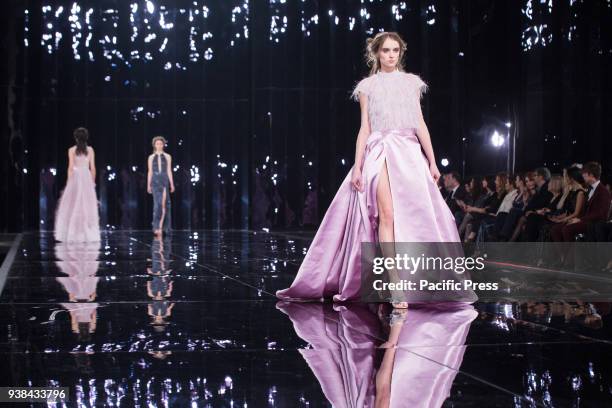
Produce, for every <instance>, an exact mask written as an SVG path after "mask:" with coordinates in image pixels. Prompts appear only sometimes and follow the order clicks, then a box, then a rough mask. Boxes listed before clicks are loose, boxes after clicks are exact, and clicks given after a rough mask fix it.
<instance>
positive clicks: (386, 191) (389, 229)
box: [376, 160, 408, 309]
mask: <svg viewBox="0 0 612 408" xmlns="http://www.w3.org/2000/svg"><path fill="white" fill-rule="evenodd" d="M376 202H377V205H378V241H379V242H380V243H381V248H382V252H383V256H384V257H385V258H387V257H392V258H395V255H396V254H395V245H394V242H395V230H394V216H393V199H392V196H391V184H390V182H389V172H388V169H387V161H386V160H385V162H384V164H383V165H382V169H381V170H380V174H379V175H378V186H377V187H376ZM384 243H389V244H384ZM389 281H390V282H399V276H398V273H397V270H396V269H395V268H391V269H390V270H389ZM392 304H393V307H397V308H404V309H405V308H407V307H408V304H407V303H406V302H396V301H394V302H393V303H392Z"/></svg>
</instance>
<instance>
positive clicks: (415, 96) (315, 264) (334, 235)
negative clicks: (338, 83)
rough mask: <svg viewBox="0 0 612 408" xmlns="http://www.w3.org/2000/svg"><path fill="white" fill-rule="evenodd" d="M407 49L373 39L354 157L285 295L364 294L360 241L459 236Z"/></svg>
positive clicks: (361, 87) (357, 93) (387, 38)
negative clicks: (406, 67)
mask: <svg viewBox="0 0 612 408" xmlns="http://www.w3.org/2000/svg"><path fill="white" fill-rule="evenodd" d="M405 50H406V44H405V42H404V41H403V40H402V39H401V38H400V37H399V35H398V34H397V33H392V32H381V33H379V34H377V35H376V36H375V37H374V38H372V39H368V41H367V47H366V56H367V58H368V64H369V65H370V66H371V72H370V76H368V77H366V78H365V79H363V80H362V81H360V82H359V83H358V84H357V87H356V88H355V90H354V91H353V97H354V98H355V99H358V100H359V103H360V106H361V127H360V129H359V134H358V137H357V143H356V152H355V163H356V164H355V165H354V166H353V168H352V169H351V171H350V172H349V174H348V175H347V176H346V178H345V179H344V181H343V182H342V184H341V186H340V189H339V190H338V192H337V193H336V196H335V197H334V199H333V200H332V202H331V204H330V206H329V209H328V210H327V213H326V214H325V216H324V217H323V221H322V222H321V225H320V227H319V230H318V231H317V233H316V235H315V237H314V239H313V241H312V244H311V245H310V248H309V249H308V252H307V253H306V257H305V258H304V261H303V262H302V265H301V266H300V269H299V271H298V274H297V276H296V278H295V280H294V281H293V283H292V285H291V287H289V288H288V289H284V290H281V291H278V292H277V296H278V297H279V298H281V299H283V300H323V299H325V298H329V297H332V298H333V300H334V301H347V300H356V299H358V298H359V289H360V284H361V270H360V269H361V265H360V250H361V243H362V242H461V241H460V239H459V234H458V232H457V228H456V225H455V220H454V217H453V215H452V213H451V211H450V209H449V208H448V206H447V205H446V203H445V202H444V199H443V198H442V195H441V193H440V191H439V189H438V186H437V182H438V179H439V178H440V171H439V170H438V167H437V166H436V160H435V157H434V152H433V148H432V145H431V139H430V136H429V131H428V129H427V125H426V124H425V121H424V119H423V114H422V111H421V101H420V100H421V96H422V94H423V93H424V92H425V91H426V89H427V85H426V84H425V82H423V80H422V79H421V78H420V77H419V76H418V75H415V74H411V73H407V72H404V68H403V63H402V60H403V57H404V52H405ZM421 149H422V150H421ZM394 306H395V307H399V308H405V307H407V304H406V302H398V303H394Z"/></svg>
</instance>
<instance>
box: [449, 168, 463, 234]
mask: <svg viewBox="0 0 612 408" xmlns="http://www.w3.org/2000/svg"><path fill="white" fill-rule="evenodd" d="M444 188H445V189H446V191H447V194H446V196H445V198H444V201H446V204H447V205H448V208H450V210H451V213H452V214H453V216H454V217H455V222H456V223H457V226H459V225H460V224H461V221H462V220H463V216H464V214H465V213H464V212H463V210H462V209H461V207H460V206H459V204H457V200H462V201H466V200H467V198H468V193H467V191H465V188H464V187H463V186H462V185H461V178H460V176H459V173H457V172H456V171H452V172H450V173H448V174H446V175H445V176H444Z"/></svg>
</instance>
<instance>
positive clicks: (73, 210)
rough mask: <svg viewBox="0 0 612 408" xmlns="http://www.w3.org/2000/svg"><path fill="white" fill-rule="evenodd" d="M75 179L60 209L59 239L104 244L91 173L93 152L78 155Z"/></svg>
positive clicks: (67, 185) (69, 181)
mask: <svg viewBox="0 0 612 408" xmlns="http://www.w3.org/2000/svg"><path fill="white" fill-rule="evenodd" d="M74 160H75V162H74V167H73V168H72V176H71V177H70V179H69V180H68V181H67V182H66V188H65V189H64V191H63V192H62V196H61V198H60V200H59V203H58V206H57V212H56V214H55V239H56V240H58V241H62V242H97V241H100V218H99V215H98V198H97V196H96V186H95V184H94V181H93V179H92V177H91V172H90V171H89V161H90V160H91V152H88V154H87V155H76V156H75V159H74Z"/></svg>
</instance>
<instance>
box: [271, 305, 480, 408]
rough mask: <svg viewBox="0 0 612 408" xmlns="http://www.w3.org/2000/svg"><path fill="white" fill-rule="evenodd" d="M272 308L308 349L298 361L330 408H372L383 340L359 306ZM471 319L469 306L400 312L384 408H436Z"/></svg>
mask: <svg viewBox="0 0 612 408" xmlns="http://www.w3.org/2000/svg"><path fill="white" fill-rule="evenodd" d="M277 308H279V309H280V310H282V311H283V312H284V313H285V314H287V315H288V316H289V318H290V319H291V321H292V322H293V326H294V329H295V331H296V333H297V335H298V336H300V337H301V338H302V339H303V340H304V341H306V342H307V343H308V344H309V347H308V348H307V349H303V350H300V353H301V354H302V356H303V357H304V360H306V362H307V363H308V366H309V367H310V369H311V370H312V372H313V373H314V375H315V376H316V377H317V379H318V380H319V382H320V384H321V389H322V390H323V393H324V394H325V397H326V398H327V399H328V400H329V401H330V402H331V404H332V405H333V406H334V407H347V408H348V407H360V408H362V407H373V406H374V400H375V398H376V386H375V384H374V381H375V378H376V371H377V369H378V368H377V367H376V365H377V364H376V361H377V358H376V355H377V353H379V352H380V349H377V347H378V346H379V345H380V344H381V343H382V342H383V341H384V340H385V337H384V335H383V333H382V329H381V324H380V321H379V320H378V318H377V316H376V315H375V314H374V313H372V312H371V311H370V310H369V309H368V308H367V307H366V306H364V305H362V304H350V305H348V306H347V307H339V308H337V310H339V312H336V311H334V310H333V309H332V306H331V305H329V304H303V303H289V302H279V303H278V304H277ZM334 308H336V307H334ZM476 316H477V313H476V311H475V310H474V308H473V307H472V306H471V305H462V304H455V305H450V304H445V305H427V306H422V307H416V308H410V309H409V310H408V313H407V318H406V320H405V322H404V324H403V327H402V329H401V334H400V337H399V340H398V344H397V349H396V354H395V358H394V362H393V372H392V375H391V402H390V408H400V407H411V408H419V407H422V408H438V407H440V406H442V404H443V403H444V401H445V400H446V398H448V396H449V395H450V390H451V388H452V385H453V382H454V379H455V376H456V375H457V372H458V370H459V368H460V366H461V363H462V361H463V355H464V352H465V345H464V344H465V340H466V337H467V334H468V332H469V328H470V324H471V322H472V321H473V320H474V319H475V318H476Z"/></svg>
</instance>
